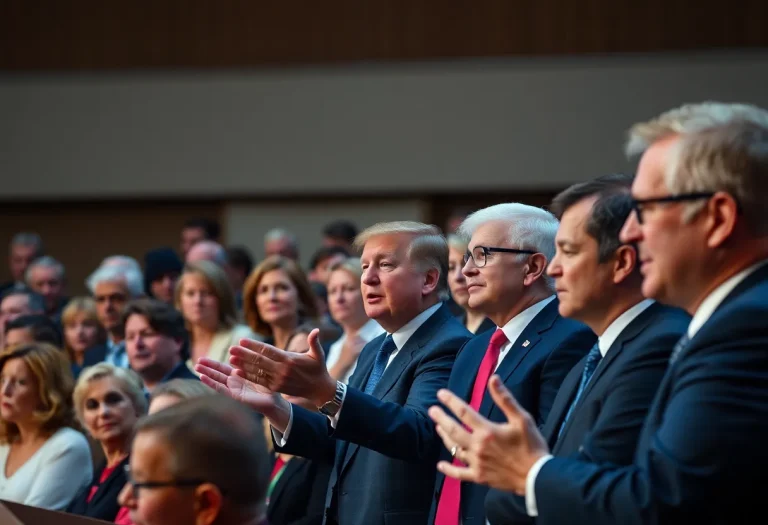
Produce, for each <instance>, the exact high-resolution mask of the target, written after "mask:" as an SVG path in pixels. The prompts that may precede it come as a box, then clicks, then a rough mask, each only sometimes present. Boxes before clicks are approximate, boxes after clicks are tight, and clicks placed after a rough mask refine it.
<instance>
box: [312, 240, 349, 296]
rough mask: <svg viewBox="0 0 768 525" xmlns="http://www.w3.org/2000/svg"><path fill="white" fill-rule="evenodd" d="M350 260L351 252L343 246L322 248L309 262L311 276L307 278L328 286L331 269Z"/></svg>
mask: <svg viewBox="0 0 768 525" xmlns="http://www.w3.org/2000/svg"><path fill="white" fill-rule="evenodd" d="M348 258H349V250H347V249H346V248H344V247H343V246H322V247H320V248H318V250H317V251H316V252H315V253H314V254H313V255H312V258H311V259H310V260H309V274H308V275H307V277H308V278H309V280H310V281H312V282H317V283H321V284H323V285H324V286H327V285H328V277H330V275H331V268H333V267H334V266H336V265H337V264H339V263H340V262H342V261H344V260H345V259H348Z"/></svg>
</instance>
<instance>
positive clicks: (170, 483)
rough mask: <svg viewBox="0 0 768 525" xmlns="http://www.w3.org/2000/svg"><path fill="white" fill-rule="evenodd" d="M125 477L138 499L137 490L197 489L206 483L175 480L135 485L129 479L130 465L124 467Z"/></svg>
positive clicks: (193, 480) (135, 483)
mask: <svg viewBox="0 0 768 525" xmlns="http://www.w3.org/2000/svg"><path fill="white" fill-rule="evenodd" d="M124 469H125V477H126V479H127V480H128V484H129V485H130V486H131V489H132V490H133V496H134V497H136V498H138V497H139V489H158V488H162V487H197V486H198V485H202V484H203V483H206V481H205V480H204V479H177V480H175V481H144V482H142V483H137V482H136V481H134V480H133V478H132V477H131V467H130V465H125V467H124Z"/></svg>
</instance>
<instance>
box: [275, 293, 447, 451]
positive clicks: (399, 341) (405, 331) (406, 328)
mask: <svg viewBox="0 0 768 525" xmlns="http://www.w3.org/2000/svg"><path fill="white" fill-rule="evenodd" d="M442 304H443V303H437V304H435V305H432V306H430V307H429V308H427V309H426V310H424V311H423V312H421V313H420V314H419V315H417V316H416V317H414V318H413V319H411V320H410V321H408V322H407V323H406V324H405V325H403V327H402V328H400V329H399V330H398V331H396V332H395V333H393V334H391V335H392V340H393V341H394V343H395V346H396V347H397V348H396V349H395V350H394V351H393V352H392V353H391V354H389V359H388V360H387V367H389V365H390V364H392V361H393V360H394V359H395V357H396V356H397V354H399V353H400V350H401V349H402V348H403V347H404V346H405V343H407V342H408V339H410V338H411V336H412V335H413V334H415V333H416V330H418V329H419V328H420V327H421V325H423V324H424V322H425V321H426V320H427V319H429V318H430V317H432V315H433V314H434V313H435V312H437V311H438V310H439V309H440V307H441V306H442ZM384 370H386V368H385V369H384ZM343 408H344V398H342V399H341V407H340V408H339V411H338V412H336V415H335V416H334V417H330V416H328V420H329V421H330V422H331V426H332V427H333V428H336V424H337V423H338V421H339V416H340V415H341V411H342V409H343ZM291 427H293V406H291V413H290V415H289V416H288V426H286V427H285V432H283V433H282V434H281V433H280V432H279V431H278V430H277V429H276V428H275V427H272V436H273V437H274V438H275V443H277V444H278V445H279V446H281V447H284V446H285V444H286V443H287V442H288V436H289V435H290V433H291Z"/></svg>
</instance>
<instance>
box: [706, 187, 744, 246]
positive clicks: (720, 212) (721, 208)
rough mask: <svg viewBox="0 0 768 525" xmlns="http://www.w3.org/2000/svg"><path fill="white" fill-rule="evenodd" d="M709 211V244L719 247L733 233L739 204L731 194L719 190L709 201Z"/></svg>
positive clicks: (707, 224) (707, 223)
mask: <svg viewBox="0 0 768 525" xmlns="http://www.w3.org/2000/svg"><path fill="white" fill-rule="evenodd" d="M707 212H708V213H707V222H706V226H707V230H708V231H707V233H708V236H707V245H708V246H709V247H710V248H717V247H719V246H721V245H722V244H723V243H725V242H726V241H727V240H728V238H729V237H730V236H731V235H732V234H733V230H734V228H735V227H736V219H737V217H738V215H739V205H738V204H737V203H736V200H735V199H734V198H733V197H732V196H731V195H729V194H727V193H725V192H717V193H715V194H714V195H713V196H712V198H711V199H709V201H708V202H707Z"/></svg>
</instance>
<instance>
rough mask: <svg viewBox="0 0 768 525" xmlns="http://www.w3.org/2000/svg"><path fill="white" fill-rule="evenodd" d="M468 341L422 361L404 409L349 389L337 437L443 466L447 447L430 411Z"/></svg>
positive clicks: (394, 455) (397, 456)
mask: <svg viewBox="0 0 768 525" xmlns="http://www.w3.org/2000/svg"><path fill="white" fill-rule="evenodd" d="M465 340H466V339H465V338H463V337H462V338H453V339H449V340H447V341H446V342H445V343H444V344H442V345H441V347H440V348H438V349H436V350H434V351H432V352H430V353H429V354H428V355H427V356H425V357H424V358H423V359H422V361H421V362H420V363H419V366H418V367H417V369H416V371H415V375H414V378H413V382H412V384H411V388H410V391H409V393H408V398H407V399H406V402H405V404H404V405H402V406H401V405H399V404H397V403H391V402H387V401H381V400H379V399H376V398H375V397H373V396H370V395H368V394H365V393H363V392H361V391H359V390H357V389H355V388H348V389H347V395H346V397H345V399H344V409H343V410H342V411H341V416H340V418H339V422H338V424H337V425H336V429H335V432H334V437H336V438H337V439H342V440H345V441H349V442H352V443H356V444H358V445H360V446H362V447H365V448H368V449H371V450H375V451H376V452H379V453H381V454H384V455H386V456H389V457H391V458H395V459H402V460H405V461H413V462H422V461H437V456H438V454H439V451H440V443H441V442H440V438H439V436H438V435H437V432H436V431H435V425H434V423H433V422H432V420H431V419H430V418H429V416H428V415H427V410H428V409H429V407H430V406H432V405H435V404H437V403H438V400H437V391H438V390H439V389H441V388H445V387H446V386H447V385H448V378H449V377H450V375H451V368H452V367H453V363H454V360H455V358H456V350H457V349H458V348H459V347H460V346H461V345H462V344H463V343H464V341H465Z"/></svg>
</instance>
